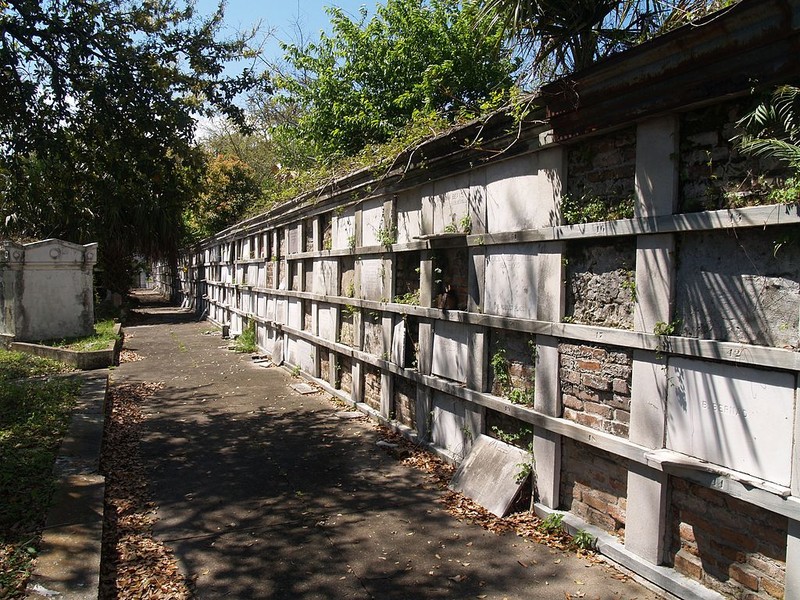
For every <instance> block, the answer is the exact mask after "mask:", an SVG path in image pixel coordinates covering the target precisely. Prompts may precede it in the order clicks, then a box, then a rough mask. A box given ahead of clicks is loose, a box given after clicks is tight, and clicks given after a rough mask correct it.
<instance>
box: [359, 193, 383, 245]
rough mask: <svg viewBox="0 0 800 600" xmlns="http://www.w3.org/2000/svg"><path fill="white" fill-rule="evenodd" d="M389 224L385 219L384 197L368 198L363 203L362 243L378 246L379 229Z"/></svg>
mask: <svg viewBox="0 0 800 600" xmlns="http://www.w3.org/2000/svg"><path fill="white" fill-rule="evenodd" d="M381 227H384V228H388V227H389V224H388V223H384V219H383V198H374V199H372V200H367V201H366V202H364V203H363V204H362V205H361V245H362V246H378V245H380V242H379V241H378V231H379V230H380V229H381Z"/></svg>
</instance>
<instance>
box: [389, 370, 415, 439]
mask: <svg viewBox="0 0 800 600" xmlns="http://www.w3.org/2000/svg"><path fill="white" fill-rule="evenodd" d="M393 405H394V418H395V419H396V420H397V421H399V422H400V423H402V424H403V425H406V426H407V427H411V428H412V429H415V428H416V418H417V384H416V383H414V382H413V381H410V380H408V379H406V378H405V377H397V376H395V377H394V403H393Z"/></svg>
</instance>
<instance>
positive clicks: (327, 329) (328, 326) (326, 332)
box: [317, 304, 336, 342]
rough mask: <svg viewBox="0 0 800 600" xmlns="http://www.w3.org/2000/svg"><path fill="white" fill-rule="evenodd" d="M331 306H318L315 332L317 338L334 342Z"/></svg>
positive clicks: (333, 319)
mask: <svg viewBox="0 0 800 600" xmlns="http://www.w3.org/2000/svg"><path fill="white" fill-rule="evenodd" d="M335 315H336V313H335V310H334V308H333V306H331V305H329V304H320V305H319V310H318V317H317V318H318V322H317V331H318V332H319V337H321V338H322V339H323V340H328V341H329V342H334V341H336V318H335Z"/></svg>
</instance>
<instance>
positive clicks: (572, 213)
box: [561, 194, 633, 225]
mask: <svg viewBox="0 0 800 600" xmlns="http://www.w3.org/2000/svg"><path fill="white" fill-rule="evenodd" d="M561 215H562V217H563V219H564V224H565V225H578V224H581V223H596V222H598V221H613V220H616V219H631V218H633V197H632V196H628V197H607V198H603V197H600V196H592V195H589V194H585V195H583V196H580V197H578V196H573V195H570V194H564V196H563V197H562V199H561Z"/></svg>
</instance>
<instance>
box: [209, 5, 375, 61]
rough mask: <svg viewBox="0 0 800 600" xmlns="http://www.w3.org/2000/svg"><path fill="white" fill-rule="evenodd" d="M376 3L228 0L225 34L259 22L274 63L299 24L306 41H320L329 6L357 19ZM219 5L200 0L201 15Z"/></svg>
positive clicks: (266, 54) (267, 57) (325, 25)
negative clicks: (281, 44)
mask: <svg viewBox="0 0 800 600" xmlns="http://www.w3.org/2000/svg"><path fill="white" fill-rule="evenodd" d="M377 3H378V0H367V1H364V0H273V1H271V2H257V1H256V2H254V1H253V0H227V2H226V6H225V29H224V30H223V34H226V33H229V34H233V33H235V32H237V31H242V30H248V29H250V28H252V27H254V26H256V25H258V24H259V22H260V29H261V36H262V39H263V37H264V36H265V35H266V34H267V33H269V32H272V35H271V36H269V38H268V39H267V40H266V43H265V45H264V53H265V58H266V59H267V60H270V61H272V62H274V61H277V60H279V59H280V58H281V55H282V53H281V50H280V47H279V46H278V40H281V41H289V42H291V41H294V39H295V38H296V31H297V29H296V27H295V24H296V23H299V25H300V27H301V29H302V31H303V34H304V35H305V36H306V38H307V39H317V38H318V37H319V32H320V31H321V30H323V29H324V30H328V29H329V25H330V22H329V20H328V14H327V13H326V12H325V8H326V7H328V6H338V7H339V8H341V9H343V10H344V11H345V12H346V13H347V14H349V15H351V16H353V17H354V18H355V17H356V16H357V15H358V11H359V8H360V7H361V6H362V5H363V6H366V7H367V9H368V10H369V13H370V14H374V12H375V10H374V9H375V5H376V4H377ZM217 5H218V1H217V0H197V4H196V7H197V10H198V11H199V12H200V13H201V14H203V15H209V14H211V13H213V12H214V10H216V7H217Z"/></svg>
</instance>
